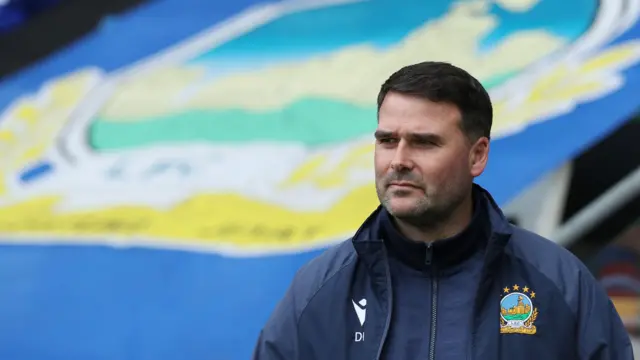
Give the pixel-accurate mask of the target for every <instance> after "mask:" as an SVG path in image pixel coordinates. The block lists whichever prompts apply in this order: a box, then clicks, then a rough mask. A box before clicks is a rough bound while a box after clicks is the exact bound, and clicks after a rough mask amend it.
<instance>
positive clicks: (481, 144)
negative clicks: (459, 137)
mask: <svg viewBox="0 0 640 360" xmlns="http://www.w3.org/2000/svg"><path fill="white" fill-rule="evenodd" d="M487 161H489V139H488V138H486V137H484V136H482V137H481V138H479V139H478V140H476V142H475V143H474V144H473V145H472V146H471V151H470V152H469V172H470V174H471V176H473V177H478V176H480V175H481V174H482V173H483V172H484V169H485V168H486V167H487Z"/></svg>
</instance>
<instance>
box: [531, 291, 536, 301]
mask: <svg viewBox="0 0 640 360" xmlns="http://www.w3.org/2000/svg"><path fill="white" fill-rule="evenodd" d="M535 297H536V293H534V292H533V291H532V292H531V298H532V299H533V298H535Z"/></svg>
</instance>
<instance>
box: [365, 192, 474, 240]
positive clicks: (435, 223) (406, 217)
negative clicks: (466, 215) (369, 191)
mask: <svg viewBox="0 0 640 360" xmlns="http://www.w3.org/2000/svg"><path fill="white" fill-rule="evenodd" d="M376 188H377V193H378V199H379V200H380V203H381V204H382V206H384V208H385V209H386V210H387V212H389V214H390V215H391V216H393V217H394V218H396V219H397V220H399V221H402V222H404V223H407V224H409V225H411V226H415V227H417V228H421V229H425V230H433V229H437V228H439V227H441V226H442V224H445V223H446V222H447V221H448V219H450V218H451V216H452V214H453V213H454V211H455V210H456V209H457V208H458V207H459V206H460V204H462V203H463V202H464V199H465V195H464V194H462V193H457V192H452V193H450V196H447V197H446V199H443V200H444V201H442V200H441V201H437V200H436V197H435V196H433V195H429V194H428V193H427V191H425V193H424V195H423V196H421V197H420V198H418V199H416V200H415V204H414V206H413V207H412V208H410V209H407V210H405V211H394V210H393V207H392V206H391V202H392V197H393V194H392V193H391V192H390V191H389V189H388V188H380V187H379V186H377V187H376Z"/></svg>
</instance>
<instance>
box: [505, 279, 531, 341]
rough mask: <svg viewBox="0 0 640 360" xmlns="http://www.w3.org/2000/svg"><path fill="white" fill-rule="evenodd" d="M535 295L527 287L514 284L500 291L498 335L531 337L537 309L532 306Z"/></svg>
mask: <svg viewBox="0 0 640 360" xmlns="http://www.w3.org/2000/svg"><path fill="white" fill-rule="evenodd" d="M535 298H536V293H535V292H534V291H533V290H532V289H531V288H529V287H528V286H523V287H521V286H519V285H518V284H515V285H513V286H511V287H509V286H506V287H504V288H503V289H502V300H500V333H501V334H526V335H533V334H535V333H536V331H537V329H536V326H535V321H536V319H537V317H538V308H537V307H535V305H534V300H535Z"/></svg>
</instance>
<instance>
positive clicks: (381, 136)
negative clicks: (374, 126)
mask: <svg viewBox="0 0 640 360" xmlns="http://www.w3.org/2000/svg"><path fill="white" fill-rule="evenodd" d="M373 136H375V138H376V139H385V138H390V137H392V136H393V133H392V132H391V131H386V130H376V132H374V133H373Z"/></svg>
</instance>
